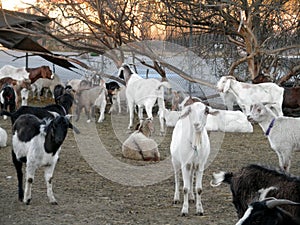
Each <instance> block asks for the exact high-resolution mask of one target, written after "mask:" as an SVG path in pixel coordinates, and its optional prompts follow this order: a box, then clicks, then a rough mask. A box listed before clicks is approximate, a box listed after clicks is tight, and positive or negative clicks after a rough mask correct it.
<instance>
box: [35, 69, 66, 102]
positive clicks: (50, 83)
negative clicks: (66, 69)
mask: <svg viewBox="0 0 300 225" xmlns="http://www.w3.org/2000/svg"><path fill="white" fill-rule="evenodd" d="M58 84H62V82H61V80H60V78H59V76H58V75H57V74H54V78H53V79H52V80H50V79H47V78H39V79H38V80H37V81H36V82H34V84H32V85H31V88H32V91H33V93H34V92H36V94H37V98H38V99H39V100H40V95H41V91H42V89H43V88H45V89H47V90H46V93H45V97H47V95H48V90H50V92H51V95H52V98H53V99H54V88H55V86H56V85H58Z"/></svg>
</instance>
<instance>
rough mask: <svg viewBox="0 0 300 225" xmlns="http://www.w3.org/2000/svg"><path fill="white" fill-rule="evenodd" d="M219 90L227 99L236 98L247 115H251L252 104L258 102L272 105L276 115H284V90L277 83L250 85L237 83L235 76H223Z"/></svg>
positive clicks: (219, 83)
mask: <svg viewBox="0 0 300 225" xmlns="http://www.w3.org/2000/svg"><path fill="white" fill-rule="evenodd" d="M217 88H218V91H219V92H220V93H221V94H222V95H225V98H227V97H228V96H227V95H229V99H232V98H233V97H234V98H235V101H236V102H237V103H238V105H239V106H240V108H241V109H242V110H243V112H244V113H245V114H246V115H248V114H249V111H250V106H251V104H253V103H256V102H257V101H261V102H264V103H266V104H270V108H271V109H272V110H274V113H275V115H277V116H282V115H283V113H282V109H281V107H282V102H283V92H284V89H283V88H282V87H279V86H278V85H277V84H275V83H261V84H248V83H243V82H239V81H237V80H236V79H235V77H233V76H223V77H221V79H220V80H219V81H218V83H217ZM227 100H228V99H227ZM225 103H226V102H225Z"/></svg>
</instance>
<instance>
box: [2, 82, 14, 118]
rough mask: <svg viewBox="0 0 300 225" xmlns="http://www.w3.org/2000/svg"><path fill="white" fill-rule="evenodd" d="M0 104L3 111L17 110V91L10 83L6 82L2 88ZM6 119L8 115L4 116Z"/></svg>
mask: <svg viewBox="0 0 300 225" xmlns="http://www.w3.org/2000/svg"><path fill="white" fill-rule="evenodd" d="M0 105H1V111H3V110H9V111H10V112H14V111H15V110H16V93H15V90H14V88H13V87H12V86H11V85H10V84H4V85H3V86H2V88H1V90H0ZM4 119H6V116H4Z"/></svg>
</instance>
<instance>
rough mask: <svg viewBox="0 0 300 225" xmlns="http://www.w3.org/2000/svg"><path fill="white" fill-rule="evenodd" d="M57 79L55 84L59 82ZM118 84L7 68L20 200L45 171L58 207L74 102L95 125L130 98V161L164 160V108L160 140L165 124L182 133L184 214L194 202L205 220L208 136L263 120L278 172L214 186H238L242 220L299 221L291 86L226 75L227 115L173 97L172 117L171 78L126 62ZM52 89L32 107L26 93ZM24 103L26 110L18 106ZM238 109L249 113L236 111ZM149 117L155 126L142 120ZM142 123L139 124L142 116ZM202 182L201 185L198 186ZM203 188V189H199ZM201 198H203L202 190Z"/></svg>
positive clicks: (6, 109)
mask: <svg viewBox="0 0 300 225" xmlns="http://www.w3.org/2000/svg"><path fill="white" fill-rule="evenodd" d="M55 76H56V77H55ZM118 76H119V78H122V79H124V80H125V83H126V86H124V87H123V86H122V87H120V86H119V85H118V83H117V82H115V81H112V82H109V83H105V81H103V80H101V81H100V83H99V84H98V85H97V86H91V85H90V82H88V81H85V80H77V79H74V80H70V81H68V83H67V84H66V85H63V84H62V83H61V82H60V81H59V78H58V77H57V75H55V74H52V71H51V70H50V69H49V67H47V66H42V67H38V68H32V69H25V68H15V67H13V66H9V65H7V66H4V67H3V68H1V69H0V86H1V90H0V104H1V116H3V118H4V119H6V117H7V116H8V117H10V119H11V124H12V160H13V163H14V166H15V168H16V171H17V178H18V195H19V200H20V201H22V202H24V203H26V204H29V203H30V201H31V186H32V183H33V180H34V175H35V171H36V170H37V169H38V168H39V167H41V166H43V167H44V168H45V180H46V185H47V195H48V198H49V201H50V203H52V204H57V202H56V199H55V197H54V194H53V191H52V183H51V181H52V178H53V172H54V169H55V166H56V163H57V161H58V158H59V152H60V151H61V145H62V143H63V142H64V140H65V137H66V135H67V131H68V129H69V128H70V129H73V131H74V132H76V133H80V131H79V130H78V129H77V128H76V126H74V125H73V124H72V123H71V121H70V113H71V110H72V106H73V104H74V106H75V107H74V108H75V112H74V113H75V115H76V120H75V121H78V120H79V118H80V113H81V111H82V110H83V109H84V111H85V113H86V116H87V122H91V120H92V119H93V117H94V116H95V108H99V111H100V116H99V119H98V121H97V122H102V121H103V120H104V119H105V108H106V105H107V101H110V102H111V108H110V110H109V112H110V113H112V112H113V111H115V110H116V111H117V112H119V113H120V112H121V108H122V106H121V102H122V101H121V100H122V99H125V102H126V111H127V112H129V125H128V129H133V130H134V131H133V132H132V134H131V135H130V136H129V137H128V139H127V140H126V141H125V142H124V143H123V145H122V153H123V156H124V157H126V158H130V159H134V160H145V161H159V160H160V153H159V151H158V147H157V144H156V142H155V141H154V140H153V139H151V138H150V136H151V134H152V132H153V126H154V125H153V114H152V113H153V112H152V111H153V107H154V106H155V105H157V106H158V117H159V124H160V133H161V134H163V133H164V132H165V126H170V127H174V129H173V132H172V140H171V143H170V153H171V159H172V164H173V168H174V172H175V193H174V203H178V202H179V201H180V192H179V189H180V188H179V180H180V179H179V172H181V173H182V179H183V197H184V198H183V205H182V210H181V215H182V216H185V215H187V214H188V212H189V202H191V201H195V200H196V201H195V202H196V214H197V215H203V212H204V211H203V207H202V203H201V193H202V177H203V172H204V168H205V164H206V162H207V159H208V157H209V154H210V140H209V136H208V133H207V132H208V131H221V132H248V133H251V132H253V127H252V123H254V122H255V123H258V124H259V126H260V127H261V128H262V130H263V132H264V134H265V136H266V137H267V138H268V141H269V143H270V146H271V148H272V149H273V150H274V151H275V153H276V154H277V156H278V160H279V169H273V168H270V167H265V166H261V165H249V166H246V167H244V168H242V169H241V170H240V171H239V172H236V173H232V172H219V173H214V174H213V179H212V181H211V183H210V184H211V186H214V187H215V186H218V185H220V184H221V183H223V182H224V183H227V184H229V185H230V189H231V192H232V198H233V203H234V206H235V208H236V210H237V214H238V218H239V221H238V222H237V223H236V224H237V225H242V224H243V225H245V224H264V225H268V224H270V225H271V224H272V225H274V224H277V225H283V224H286V225H287V224H289V225H293V224H300V178H298V177H295V176H292V175H290V174H289V169H290V166H291V158H292V153H293V152H294V151H297V150H300V119H299V118H294V117H287V116H284V115H283V112H282V104H283V101H284V88H282V87H279V86H278V85H276V84H275V83H271V82H267V83H260V84H250V83H244V82H240V81H237V80H236V79H235V78H234V77H232V76H223V77H221V78H220V80H219V81H218V83H217V85H216V87H217V90H218V91H219V93H220V96H221V97H222V98H223V100H224V102H225V104H226V106H227V108H228V110H224V109H215V108H212V107H211V106H208V105H207V104H205V103H204V102H203V101H202V100H201V99H199V98H197V97H191V96H188V97H184V96H180V94H179V93H178V92H174V93H173V92H172V93H173V97H172V100H171V101H172V110H169V109H166V106H165V93H166V92H165V91H166V90H170V89H171V88H172V87H171V85H170V84H169V83H168V82H167V81H163V82H161V81H159V80H157V79H144V78H142V77H140V76H139V75H138V74H137V73H136V72H134V71H133V70H132V69H131V68H130V66H129V65H128V64H123V65H122V66H121V67H120V68H119V74H118ZM45 86H48V88H49V89H50V90H51V93H52V95H53V98H54V100H55V103H54V104H50V105H47V106H44V107H35V106H28V105H27V100H28V90H29V89H34V90H35V91H36V92H37V93H38V96H40V92H41V90H42V89H43V87H45ZM20 102H21V106H19V104H20ZM234 104H237V105H238V106H239V108H240V109H241V110H237V111H234V110H233V105H234ZM144 110H145V111H146V114H147V119H143V117H144V114H143V112H144ZM135 112H136V113H137V114H138V118H139V121H140V122H139V124H138V125H137V126H136V127H134V126H133V125H134V124H133V123H134V115H135ZM6 143H7V133H6V131H5V130H4V129H3V128H0V146H1V147H4V146H6ZM23 163H26V173H25V188H24V190H23V172H22V164H23ZM194 178H195V179H194ZM194 182H195V185H194ZM194 191H195V193H194Z"/></svg>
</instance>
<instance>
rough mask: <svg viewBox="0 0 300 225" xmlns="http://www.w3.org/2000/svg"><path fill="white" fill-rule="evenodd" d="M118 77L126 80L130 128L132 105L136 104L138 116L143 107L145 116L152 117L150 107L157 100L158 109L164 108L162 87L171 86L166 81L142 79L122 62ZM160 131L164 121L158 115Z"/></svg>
mask: <svg viewBox="0 0 300 225" xmlns="http://www.w3.org/2000/svg"><path fill="white" fill-rule="evenodd" d="M119 77H120V78H122V79H124V80H125V82H126V99H127V104H128V109H129V125H128V129H130V128H131V127H132V125H133V119H134V107H135V106H138V108H139V110H138V114H139V115H138V116H139V119H140V120H141V119H142V118H143V109H144V108H145V110H146V113H147V117H148V118H153V116H152V108H153V106H154V104H155V102H156V100H157V103H158V107H159V111H162V110H163V109H164V108H165V102H164V90H163V87H166V88H171V86H170V84H169V83H168V82H160V81H159V80H156V79H143V78H142V77H140V76H139V75H138V74H136V73H135V72H133V71H132V70H131V69H130V67H129V66H128V65H127V64H123V65H122V66H121V67H120V69H119ZM160 132H161V133H164V121H163V118H162V117H160Z"/></svg>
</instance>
